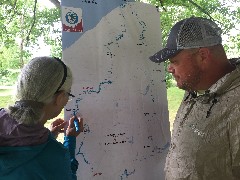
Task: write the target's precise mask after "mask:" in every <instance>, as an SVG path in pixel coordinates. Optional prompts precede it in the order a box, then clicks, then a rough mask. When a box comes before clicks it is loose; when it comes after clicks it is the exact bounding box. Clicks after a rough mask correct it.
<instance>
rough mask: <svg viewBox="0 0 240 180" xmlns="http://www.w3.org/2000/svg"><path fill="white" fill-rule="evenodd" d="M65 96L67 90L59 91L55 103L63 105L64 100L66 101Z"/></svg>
mask: <svg viewBox="0 0 240 180" xmlns="http://www.w3.org/2000/svg"><path fill="white" fill-rule="evenodd" d="M64 98H65V92H64V91H59V92H58V93H57V94H56V95H55V97H54V104H55V105H57V106H58V105H62V104H63V101H64Z"/></svg>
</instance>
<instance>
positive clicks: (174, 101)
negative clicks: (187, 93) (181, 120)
mask: <svg viewBox="0 0 240 180" xmlns="http://www.w3.org/2000/svg"><path fill="white" fill-rule="evenodd" d="M183 95H184V91H183V90H181V89H179V88H178V87H171V88H168V89H167V99H168V110H169V121H170V130H172V126H173V122H174V119H175V116H176V113H177V110H178V108H179V106H180V103H181V101H182V98H183Z"/></svg>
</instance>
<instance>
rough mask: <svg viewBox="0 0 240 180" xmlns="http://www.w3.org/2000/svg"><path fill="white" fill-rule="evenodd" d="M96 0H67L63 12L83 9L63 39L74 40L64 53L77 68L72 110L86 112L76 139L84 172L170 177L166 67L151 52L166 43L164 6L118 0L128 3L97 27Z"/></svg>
mask: <svg viewBox="0 0 240 180" xmlns="http://www.w3.org/2000/svg"><path fill="white" fill-rule="evenodd" d="M105 1H106V0H105ZM94 2H95V1H94ZM96 2H98V3H87V2H84V1H82V3H79V1H77V0H76V6H74V5H73V4H67V2H66V1H65V3H64V1H63V6H62V16H63V18H64V17H65V19H66V20H68V19H69V17H67V18H66V15H68V16H70V18H76V16H77V17H78V18H77V19H71V21H69V22H70V25H67V22H66V24H65V26H64V27H65V31H66V32H65V33H63V41H68V40H69V41H71V43H69V42H66V43H65V44H63V60H64V62H65V63H66V64H68V65H69V66H70V67H71V69H72V72H73V77H74V83H73V87H72V94H74V95H75V96H76V97H75V98H74V99H73V100H72V101H71V102H69V103H68V104H67V106H66V107H65V117H69V116H70V115H72V114H73V113H80V114H82V116H83V118H84V123H85V126H84V133H82V134H80V136H79V137H78V139H77V149H76V158H77V160H78V162H79V169H78V179H83V180H92V179H94V180H95V179H96V180H124V179H130V180H131V179H132V180H161V179H162V180H163V179H164V171H163V168H164V163H165V158H166V153H167V150H168V147H169V144H170V130H169V120H168V106H167V96H166V85H165V80H164V79H165V77H164V68H163V65H160V64H156V63H153V62H151V61H150V60H149V59H148V58H149V56H151V55H152V54H154V53H155V52H156V51H158V50H159V49H160V48H161V30H160V17H159V12H158V11H157V9H156V8H155V7H153V6H151V5H147V4H144V3H140V2H126V1H120V0H119V1H116V2H114V1H113V0H111V1H108V2H109V3H111V2H112V3H119V2H121V3H120V4H119V5H118V6H116V7H114V8H113V9H112V10H108V12H107V13H105V14H104V15H103V16H102V17H101V18H100V19H99V20H98V21H97V20H96V22H97V23H96V25H95V26H92V28H91V26H90V25H88V21H89V20H90V19H87V18H85V13H88V15H89V13H90V14H91V13H92V16H94V15H96V11H95V10H96V6H99V7H98V8H99V11H101V8H104V6H103V5H102V4H101V1H96ZM70 5H71V6H70ZM93 6H94V7H95V10H94V11H93V10H92V11H91V10H89V9H91V7H93ZM85 11H88V12H85ZM72 15H73V16H72ZM86 16H87V15H86ZM98 18H99V17H98ZM74 22H75V23H76V26H74ZM63 24H64V22H63ZM80 25H81V26H80ZM85 25H86V27H85ZM68 27H70V28H73V29H70V30H68V29H67V28H68ZM78 27H80V29H81V31H79V30H78V29H77V28H78ZM74 33H78V34H74ZM71 36H73V37H77V36H78V38H77V39H76V40H73V37H71ZM63 43H64V42H63Z"/></svg>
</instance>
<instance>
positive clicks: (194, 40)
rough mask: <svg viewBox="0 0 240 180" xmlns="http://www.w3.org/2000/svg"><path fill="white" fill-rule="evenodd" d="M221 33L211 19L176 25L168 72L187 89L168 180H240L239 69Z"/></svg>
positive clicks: (161, 55)
mask: <svg viewBox="0 0 240 180" xmlns="http://www.w3.org/2000/svg"><path fill="white" fill-rule="evenodd" d="M221 43H222V38H221V29H220V28H218V27H217V25H216V24H215V23H214V22H213V21H211V20H209V19H206V18H201V17H191V18H187V19H184V20H182V21H179V22H178V23H176V24H175V25H174V26H173V27H172V29H171V31H170V34H169V37H168V40H167V45H166V47H165V48H164V49H162V50H161V51H159V52H157V53H156V54H155V55H153V56H151V57H150V59H151V60H152V61H154V62H157V63H160V62H163V61H165V60H167V59H169V60H170V64H169V67H168V71H169V72H170V73H172V75H173V76H174V78H175V80H176V82H177V86H178V87H179V88H181V89H184V90H186V95H185V97H184V99H183V101H182V103H181V105H180V108H179V110H178V113H177V115H176V119H175V121H174V125H173V131H172V140H171V146H170V149H169V153H168V156H167V160H166V165H165V172H166V179H167V180H185V179H186V180H233V179H240V65H239V62H238V61H239V59H237V58H235V59H232V60H228V59H227V56H226V53H225V51H224V49H223V46H222V45H221Z"/></svg>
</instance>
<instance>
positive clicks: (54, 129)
mask: <svg viewBox="0 0 240 180" xmlns="http://www.w3.org/2000/svg"><path fill="white" fill-rule="evenodd" d="M66 124H67V122H66V121H64V120H63V119H56V120H55V121H53V122H52V123H51V125H50V128H49V129H50V131H51V133H52V135H53V136H54V137H55V138H57V136H58V134H59V133H63V132H64V126H65V125H66Z"/></svg>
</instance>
